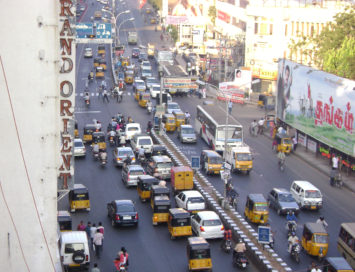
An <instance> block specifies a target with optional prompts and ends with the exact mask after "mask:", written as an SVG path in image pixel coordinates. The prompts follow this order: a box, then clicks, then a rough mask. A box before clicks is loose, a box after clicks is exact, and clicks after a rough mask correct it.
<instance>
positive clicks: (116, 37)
mask: <svg viewBox="0 0 355 272" xmlns="http://www.w3.org/2000/svg"><path fill="white" fill-rule="evenodd" d="M102 11H103V12H107V13H110V14H111V18H112V19H113V20H114V24H115V34H116V36H115V40H116V43H117V41H118V35H117V19H118V17H119V16H120V15H122V14H127V13H130V11H129V10H128V9H127V10H125V11H122V12H120V13H118V14H117V16H116V17H115V14H114V12H111V11H109V10H106V9H102Z"/></svg>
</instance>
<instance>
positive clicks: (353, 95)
mask: <svg viewBox="0 0 355 272" xmlns="http://www.w3.org/2000/svg"><path fill="white" fill-rule="evenodd" d="M278 68H279V69H278V71H279V72H278V78H277V106H276V111H277V112H276V114H277V117H278V118H280V119H281V120H282V121H284V122H286V123H287V124H289V125H291V126H292V127H294V128H296V129H298V130H300V131H302V132H304V133H305V134H308V135H310V136H311V137H313V138H315V139H317V140H319V141H320V142H322V143H324V144H326V145H329V146H330V147H332V148H335V149H338V150H340V151H342V152H344V153H345V154H348V155H350V156H352V157H355V135H354V132H355V131H354V124H355V123H354V114H355V105H354V104H355V81H352V80H348V79H345V78H341V77H338V76H335V75H332V74H329V73H326V72H322V71H319V70H316V69H313V68H311V67H308V66H303V65H300V64H297V63H295V62H292V61H288V60H285V59H282V60H280V61H279V67H278Z"/></svg>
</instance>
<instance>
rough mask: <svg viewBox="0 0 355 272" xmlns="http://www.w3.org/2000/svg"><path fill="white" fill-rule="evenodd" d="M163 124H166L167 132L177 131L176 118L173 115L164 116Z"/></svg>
mask: <svg viewBox="0 0 355 272" xmlns="http://www.w3.org/2000/svg"><path fill="white" fill-rule="evenodd" d="M162 123H163V124H164V127H165V130H166V131H175V129H176V122H175V116H174V115H173V114H171V113H166V114H164V115H163V118H162Z"/></svg>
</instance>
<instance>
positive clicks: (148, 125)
mask: <svg viewBox="0 0 355 272" xmlns="http://www.w3.org/2000/svg"><path fill="white" fill-rule="evenodd" d="M152 128H153V124H152V121H148V124H147V132H148V133H150V132H151V130H152Z"/></svg>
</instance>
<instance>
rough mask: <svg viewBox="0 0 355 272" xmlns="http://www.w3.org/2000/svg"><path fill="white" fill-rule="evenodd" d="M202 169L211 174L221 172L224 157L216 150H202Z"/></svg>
mask: <svg viewBox="0 0 355 272" xmlns="http://www.w3.org/2000/svg"><path fill="white" fill-rule="evenodd" d="M200 163H201V169H202V170H204V171H205V172H206V174H207V175H209V174H219V173H220V172H221V170H222V167H223V158H222V156H221V155H220V154H218V153H217V152H216V151H214V150H208V149H205V150H202V152H201V158H200Z"/></svg>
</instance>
